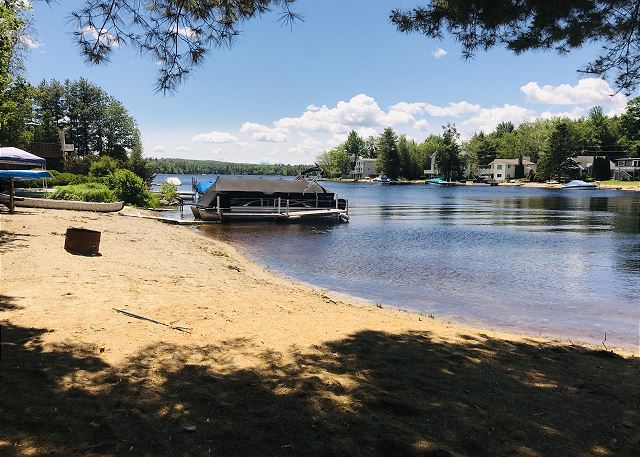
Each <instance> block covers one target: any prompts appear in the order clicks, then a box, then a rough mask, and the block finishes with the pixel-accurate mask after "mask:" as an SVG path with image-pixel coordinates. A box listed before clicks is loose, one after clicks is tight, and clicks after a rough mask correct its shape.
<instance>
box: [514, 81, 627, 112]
mask: <svg viewBox="0 0 640 457" xmlns="http://www.w3.org/2000/svg"><path fill="white" fill-rule="evenodd" d="M520 90H521V91H522V92H523V93H524V94H525V97H526V99H527V101H528V102H532V103H540V104H547V105H596V104H602V105H614V106H619V105H625V104H626V101H627V100H626V97H625V96H624V95H623V94H621V93H618V94H615V95H614V91H613V90H612V89H611V86H609V83H607V81H605V80H604V79H601V78H585V79H581V80H580V81H578V83H577V84H576V85H575V86H572V85H570V84H560V85H559V86H551V85H545V86H542V87H540V86H539V85H538V83H537V82H533V81H532V82H529V83H527V84H525V85H524V86H522V87H520Z"/></svg>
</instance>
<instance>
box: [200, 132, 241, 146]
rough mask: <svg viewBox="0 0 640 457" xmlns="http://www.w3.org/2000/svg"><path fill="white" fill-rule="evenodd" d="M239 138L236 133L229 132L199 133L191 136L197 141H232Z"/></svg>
mask: <svg viewBox="0 0 640 457" xmlns="http://www.w3.org/2000/svg"><path fill="white" fill-rule="evenodd" d="M237 140H238V138H237V137H236V136H235V135H233V134H231V133H228V132H209V133H199V134H198V135H196V136H194V137H193V138H191V141H193V142H195V143H232V142H234V141H237Z"/></svg>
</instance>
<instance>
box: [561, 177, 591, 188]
mask: <svg viewBox="0 0 640 457" xmlns="http://www.w3.org/2000/svg"><path fill="white" fill-rule="evenodd" d="M597 188H598V185H597V184H596V183H594V182H585V181H581V180H579V179H574V180H573V181H569V182H568V183H566V184H563V185H562V187H561V189H575V190H594V189H597Z"/></svg>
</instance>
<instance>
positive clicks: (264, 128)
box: [27, 0, 626, 163]
mask: <svg viewBox="0 0 640 457" xmlns="http://www.w3.org/2000/svg"><path fill="white" fill-rule="evenodd" d="M418 1H419V0H394V1H383V0H349V1H344V0H322V1H318V0H298V1H297V2H296V4H295V11H296V12H298V13H299V14H302V15H303V16H304V21H303V22H298V23H297V24H295V25H294V26H293V30H291V29H290V28H288V27H282V26H281V25H280V23H279V22H278V21H277V17H278V16H277V14H275V13H274V14H267V15H265V16H263V17H261V18H259V19H257V20H254V21H252V22H250V23H247V24H245V25H244V26H243V27H242V30H243V33H242V35H241V36H240V37H239V38H238V40H237V41H236V42H235V43H234V45H233V46H232V48H231V49H217V50H213V51H212V52H211V53H210V54H209V55H208V57H207V59H206V62H205V64H204V65H202V66H201V67H199V68H197V69H196V70H195V71H194V72H193V73H192V75H191V76H190V78H189V79H188V80H187V81H186V83H185V84H184V85H183V86H181V87H180V88H179V90H178V92H177V93H176V94H174V95H167V96H165V95H162V94H158V93H155V92H154V84H155V77H156V74H155V72H156V70H157V68H158V67H157V64H156V63H155V62H153V61H152V60H151V59H150V58H148V57H146V56H140V55H139V54H138V52H137V51H135V50H134V49H131V48H128V47H126V46H122V47H119V48H117V49H116V50H115V52H114V54H113V57H112V59H111V62H110V63H108V64H106V65H101V66H97V67H96V66H89V65H87V64H86V63H84V61H83V59H82V57H81V56H80V53H79V50H78V48H77V46H76V45H75V43H74V41H73V36H72V32H73V26H72V24H71V23H69V19H68V18H69V15H70V13H71V11H72V10H73V9H74V8H77V7H78V6H79V5H81V4H82V2H81V1H77V0H72V1H66V0H65V1H64V2H60V3H58V4H52V5H47V4H46V3H45V2H35V4H34V5H33V13H32V15H33V27H32V30H31V32H30V34H31V42H32V45H33V47H32V49H31V50H30V53H29V56H28V60H27V76H28V79H29V80H30V81H31V82H32V83H38V82H39V81H41V80H42V79H51V78H55V79H58V80H64V79H78V78H80V77H85V78H87V79H89V80H91V81H92V82H94V83H96V84H98V85H100V86H102V87H103V88H104V89H105V90H106V91H107V92H109V93H110V94H112V95H113V96H115V97H116V98H117V99H119V100H120V101H121V102H123V103H124V105H125V106H126V107H127V109H128V110H129V111H130V113H131V114H132V115H133V116H134V117H135V118H136V120H137V121H138V124H139V126H140V130H141V132H142V137H143V144H144V148H145V155H146V156H149V157H184V158H196V159H215V160H230V161H252V162H284V163H310V162H312V161H313V159H314V157H315V156H316V155H317V154H318V152H320V151H322V150H326V149H327V148H329V147H331V146H333V145H335V144H338V143H339V142H341V141H343V140H344V138H345V137H346V133H347V132H348V131H349V130H350V129H352V128H353V129H355V130H357V131H359V132H361V133H362V134H363V135H370V134H374V133H376V132H380V131H381V130H382V129H383V128H384V127H386V126H392V127H393V128H394V129H395V130H396V131H398V132H400V133H406V134H407V135H408V136H409V137H411V138H414V139H415V140H417V141H421V140H422V139H424V138H425V137H426V136H427V135H428V134H430V133H440V132H441V126H442V125H443V124H446V123H447V122H451V123H455V124H456V125H457V126H458V128H459V130H460V131H461V132H462V134H463V137H468V136H469V135H471V134H472V133H473V132H475V131H479V130H480V129H484V130H485V131H486V130H491V129H493V128H494V127H495V125H496V124H497V123H499V122H501V121H504V120H512V121H513V122H515V123H519V122H521V121H523V120H531V119H535V118H537V117H548V116H551V115H554V114H558V113H564V114H567V115H569V116H573V117H575V116H580V115H583V114H585V113H586V112H587V111H588V109H589V108H590V107H591V106H593V105H603V106H604V107H605V111H607V112H610V113H616V112H620V111H621V110H622V109H623V108H624V105H625V103H626V98H625V97H624V96H623V95H621V94H618V95H616V96H615V97H611V96H610V94H611V93H612V92H613V91H612V90H611V88H610V87H609V85H608V84H607V82H606V81H602V80H599V79H595V78H584V76H581V75H580V74H578V73H577V72H576V69H577V68H579V67H581V66H582V65H584V64H585V63H587V62H588V61H589V60H590V59H592V58H593V57H594V56H595V55H596V53H597V51H598V47H597V46H588V47H585V48H583V49H580V50H577V51H574V52H571V53H570V54H569V55H565V56H558V55H556V54H554V53H542V52H537V53H529V54H526V55H522V56H515V55H513V54H511V53H509V52H507V51H504V50H502V49H494V50H492V51H490V52H487V53H479V54H478V55H477V56H476V58H475V59H473V60H470V61H464V60H463V59H462V57H461V52H460V46H459V45H458V44H457V43H455V42H454V41H452V40H450V39H448V38H446V37H445V39H443V40H430V39H427V38H425V37H423V36H420V35H416V34H412V35H405V34H401V33H398V32H397V31H396V30H395V29H394V27H393V26H392V25H391V24H390V23H389V20H388V16H389V12H390V10H391V9H392V8H395V7H400V8H402V7H411V6H415V5H416V4H418ZM438 50H440V51H438ZM581 78H583V79H581Z"/></svg>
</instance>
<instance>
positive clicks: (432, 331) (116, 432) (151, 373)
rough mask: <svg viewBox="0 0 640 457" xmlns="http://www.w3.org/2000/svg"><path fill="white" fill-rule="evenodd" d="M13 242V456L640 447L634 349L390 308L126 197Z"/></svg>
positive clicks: (9, 296) (22, 228)
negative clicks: (80, 241) (148, 214)
mask: <svg viewBox="0 0 640 457" xmlns="http://www.w3.org/2000/svg"><path fill="white" fill-rule="evenodd" d="M68 227H83V228H89V229H94V230H99V231H101V232H102V239H101V245H100V253H101V255H100V256H95V257H87V256H78V255H72V254H70V253H68V252H66V251H65V250H64V249H63V246H64V234H65V231H66V229H67V228H68ZM0 255H1V264H0V269H1V270H0V273H1V275H2V288H1V290H0V299H1V303H0V322H1V323H2V334H1V337H2V355H1V359H0V363H1V370H0V382H1V385H2V391H1V392H0V453H2V454H3V455H16V456H18V455H20V456H22V455H95V456H102V455H123V454H126V455H234V456H235V455H237V456H241V455H242V456H251V455H345V454H351V455H381V456H382V455H399V456H400V455H402V456H405V455H406V456H413V455H423V456H463V455H465V456H466V455H468V456H479V455H487V456H489V455H492V456H495V455H505V456H506V455H524V456H547V455H562V456H585V455H600V456H602V455H605V456H606V455H629V456H631V455H638V453H639V452H640V432H639V430H640V387H639V385H638V384H639V383H638V379H640V363H639V361H638V359H637V357H634V355H633V354H630V353H625V352H610V351H606V350H605V348H604V347H600V348H589V347H581V346H574V345H572V344H569V343H566V342H558V341H549V340H544V339H540V338H533V337H529V336H525V335H515V334H507V333H499V332H494V331H490V330H487V329H476V328H470V327H464V326H460V325H455V324H452V323H448V322H442V321H440V320H438V319H434V318H433V317H430V316H428V315H423V314H418V313H410V312H403V311H397V310H392V309H384V308H378V307H376V306H372V305H370V304H367V303H363V302H358V301H356V300H350V299H347V298H345V297H342V296H336V295H333V294H331V293H330V292H328V291H324V290H320V289H314V288H311V287H308V286H305V285H301V284H297V283H293V282H291V281H289V280H286V279H284V278H281V277H278V276H277V275H274V274H273V273H271V272H269V271H267V270H265V269H264V268H262V267H260V266H259V265H256V264H255V263H253V262H251V261H250V260H248V259H246V258H244V257H243V256H241V255H240V254H239V253H238V251H237V250H236V249H235V248H234V247H233V246H231V245H229V244H227V243H223V242H221V241H217V240H213V239H211V238H206V237H204V236H202V235H200V234H199V233H198V232H197V229H195V228H193V227H184V226H174V225H168V224H163V223H160V222H158V221H154V220H148V219H141V218H134V217H127V216H123V215H120V214H94V213H82V212H68V211H56V210H37V209H26V208H20V209H19V210H18V211H17V212H16V213H15V214H7V213H2V214H0ZM116 309H119V310H122V311H125V312H128V313H132V314H135V315H138V316H143V317H146V318H148V319H152V320H154V321H156V322H151V321H149V320H142V319H137V318H134V317H131V316H129V315H126V314H123V313H121V312H118V311H116ZM162 324H167V325H162ZM185 330H186V331H185Z"/></svg>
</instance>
